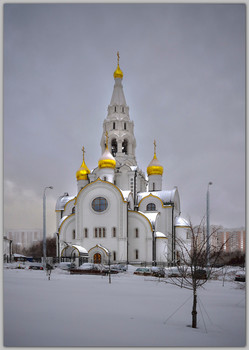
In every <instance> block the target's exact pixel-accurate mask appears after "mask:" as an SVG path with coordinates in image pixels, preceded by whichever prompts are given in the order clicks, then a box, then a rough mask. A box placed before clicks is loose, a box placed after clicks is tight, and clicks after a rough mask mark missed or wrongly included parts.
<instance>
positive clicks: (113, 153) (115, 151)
mask: <svg viewBox="0 0 249 350" xmlns="http://www.w3.org/2000/svg"><path fill="white" fill-rule="evenodd" d="M111 147H112V155H113V157H115V156H116V154H117V150H118V144H117V140H116V139H112V144H111Z"/></svg>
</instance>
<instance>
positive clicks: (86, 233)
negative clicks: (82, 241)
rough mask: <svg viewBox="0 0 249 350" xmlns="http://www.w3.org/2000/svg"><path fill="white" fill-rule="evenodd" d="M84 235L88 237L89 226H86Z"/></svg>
mask: <svg viewBox="0 0 249 350" xmlns="http://www.w3.org/2000/svg"><path fill="white" fill-rule="evenodd" d="M84 237H85V238H88V228H87V227H85V228H84Z"/></svg>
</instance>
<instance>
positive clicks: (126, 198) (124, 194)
mask: <svg viewBox="0 0 249 350" xmlns="http://www.w3.org/2000/svg"><path fill="white" fill-rule="evenodd" d="M120 191H121V193H122V195H123V197H124V200H125V201H128V198H129V195H130V194H131V191H122V190H120Z"/></svg>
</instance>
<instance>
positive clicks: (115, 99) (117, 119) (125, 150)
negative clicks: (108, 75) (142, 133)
mask: <svg viewBox="0 0 249 350" xmlns="http://www.w3.org/2000/svg"><path fill="white" fill-rule="evenodd" d="M113 77H114V81H115V84H114V89H113V93H112V98H111V102H110V104H109V106H108V114H107V117H106V119H105V120H104V123H103V134H102V138H101V142H100V145H101V150H102V153H103V152H104V151H105V149H106V145H105V134H106V132H108V136H109V137H108V145H107V146H108V149H109V150H110V152H111V154H112V155H113V157H114V158H115V160H116V163H117V166H121V165H123V164H127V165H129V166H136V165H137V161H136V157H135V149H136V140H135V137H134V123H133V121H131V120H130V117H129V107H128V106H127V104H126V100H125V96H124V92H123V85H122V79H123V72H122V70H121V69H120V67H119V52H117V68H116V70H115V72H114V73H113Z"/></svg>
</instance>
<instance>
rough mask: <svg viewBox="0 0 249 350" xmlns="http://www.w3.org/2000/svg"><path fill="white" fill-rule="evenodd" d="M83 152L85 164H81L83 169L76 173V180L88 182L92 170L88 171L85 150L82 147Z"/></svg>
mask: <svg viewBox="0 0 249 350" xmlns="http://www.w3.org/2000/svg"><path fill="white" fill-rule="evenodd" d="M82 151H83V162H82V164H81V167H80V168H79V170H78V171H77V172H76V179H77V181H79V180H87V175H88V174H90V170H89V169H88V167H87V165H86V163H85V148H84V147H82Z"/></svg>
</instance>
